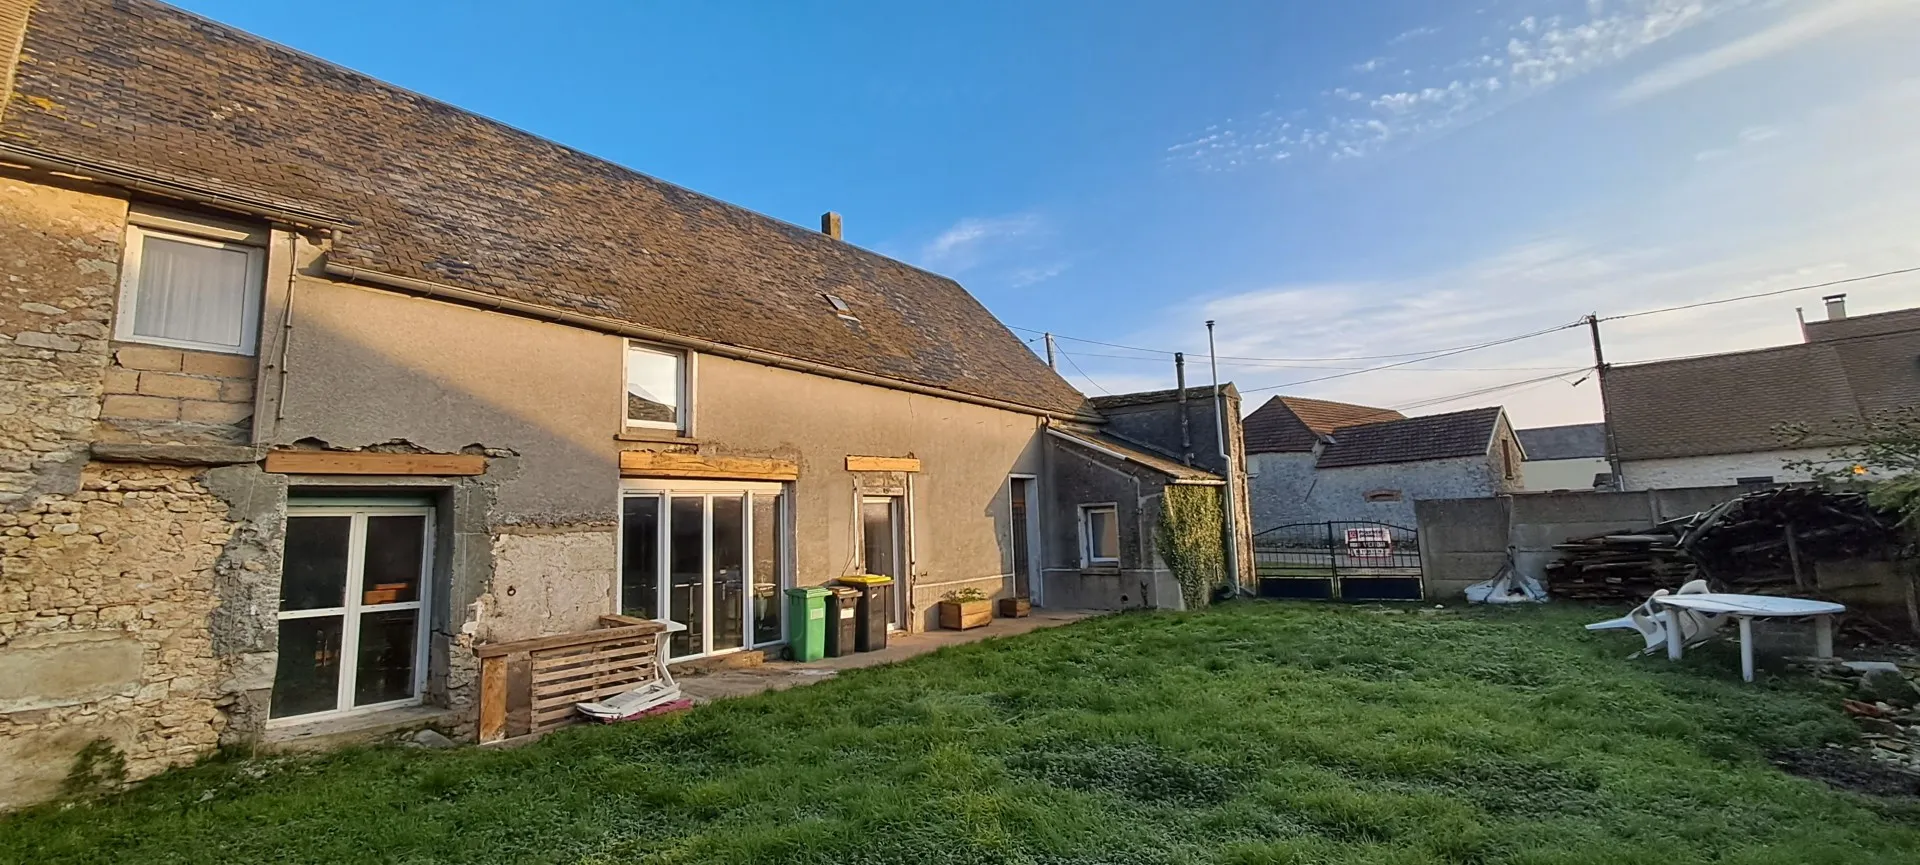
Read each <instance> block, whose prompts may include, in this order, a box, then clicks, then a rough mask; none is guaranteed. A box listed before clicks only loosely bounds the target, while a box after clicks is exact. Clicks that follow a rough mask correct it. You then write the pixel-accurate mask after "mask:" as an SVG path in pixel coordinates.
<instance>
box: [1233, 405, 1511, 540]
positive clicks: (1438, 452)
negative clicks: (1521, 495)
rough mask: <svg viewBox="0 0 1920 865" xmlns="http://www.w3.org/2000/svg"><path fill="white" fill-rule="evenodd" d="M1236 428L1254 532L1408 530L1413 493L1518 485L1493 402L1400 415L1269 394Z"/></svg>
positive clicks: (1468, 494) (1425, 495)
mask: <svg viewBox="0 0 1920 865" xmlns="http://www.w3.org/2000/svg"><path fill="white" fill-rule="evenodd" d="M1245 426H1246V438H1247V485H1248V488H1249V489H1250V490H1251V497H1252V509H1253V523H1254V530H1255V532H1256V533H1257V532H1260V531H1265V530H1267V529H1273V528H1277V527H1281V526H1287V525H1293V524H1297V523H1317V522H1326V521H1333V520H1339V521H1347V520H1355V521H1372V522H1382V523H1389V524H1393V525H1398V526H1404V527H1409V528H1411V527H1413V525H1414V512H1413V503H1414V502H1415V501H1419V500H1422V499H1457V498H1474V497H1479V496H1493V495H1498V494H1500V493H1504V492H1512V491H1515V490H1518V489H1520V488H1521V460H1522V455H1523V451H1522V449H1521V447H1520V445H1519V443H1518V442H1517V441H1516V440H1515V438H1514V435H1513V429H1512V427H1511V426H1510V425H1509V424H1508V423H1507V418H1506V412H1505V411H1504V410H1503V409H1501V408H1499V407H1497V406H1496V407H1491V408H1479V409H1470V410H1467V411H1459V412H1450V413H1447V414H1438V415H1425V416H1421V417H1411V418H1409V417H1401V416H1400V415H1399V413H1398V412H1395V411H1392V410H1390V409H1380V408H1372V407H1368V406H1359V405H1350V404H1346V403H1333V402H1327V401H1324V400H1308V399H1301V398H1298V397H1274V398H1272V399H1270V400H1268V401H1267V403H1266V405H1263V406H1261V407H1260V408H1259V409H1258V410H1256V411H1254V412H1253V413H1252V414H1250V415H1248V416H1247V418H1246V421H1245Z"/></svg>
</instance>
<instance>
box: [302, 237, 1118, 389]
mask: <svg viewBox="0 0 1920 865" xmlns="http://www.w3.org/2000/svg"><path fill="white" fill-rule="evenodd" d="M321 269H322V270H323V271H325V273H326V274H327V275H328V276H336V277H339V278H341V279H344V280H347V281H349V282H356V283H363V284H366V285H371V286H375V287H378V288H384V289H389V290H393V291H398V292H401V293H403V294H414V295H418V296H421V297H427V298H431V299H434V300H440V301H445V302H448V303H456V304H460V305H462V306H473V307H479V308H481V309H487V310H492V311H495V312H504V313H509V314H512V315H518V316H522V317H525V318H531V319H535V320H538V321H545V322H550V323H554V324H565V325H569V326H572V327H579V328H584V329H586V330H594V331H599V332H601V333H609V334H613V335H615V336H626V337H633V338H635V339H644V340H647V341H649V342H657V343H661V344H664V345H671V346H675V347H678V348H684V349H689V350H692V351H696V352H699V353H702V354H711V355H717V356H719V357H725V358H731V359H733V360H741V361H746V362H748V363H757V364H762V365H764V366H771V367H774V368H777V369H787V370H792V371H794V372H803V373H807V374H809V375H817V376H822V377H825V378H835V379H839V380H841V381H850V382H853V383H855V384H865V385H872V386H875V387H884V388H889V389H892V390H900V391H906V392H908V393H917V394H923V395H926V396H936V397H940V398H942V399H950V400H955V401H958V402H965V403H972V404H974V405H978V406H985V407H987V408H993V409H999V410H1001V411H1011V412H1017V413H1019V414H1025V415H1040V416H1043V417H1048V418H1053V419H1055V420H1063V421H1079V422H1099V421H1100V418H1098V417H1094V416H1089V415H1082V414H1071V413H1067V412H1059V411H1053V410H1050V409H1043V408H1039V407H1037V406H1028V405H1021V404H1019V403H1014V402H1007V401H1005V400H997V399H993V398H991V397H984V396H975V395H973V394H968V393H961V392H959V391H953V390H947V389H945V388H939V387H934V386H931V385H924V384H918V383H915V382H910V381H905V380H903V379H895V378H887V377H885V376H879V375H873V374H871V373H864V372H857V371H854V370H850V369H844V368H841V367H837V366H829V365H827V364H824V363H817V362H814V361H810V360H801V359H800V358H796V357H788V356H786V355H783V354H775V353H773V352H770V351H761V350H759V349H752V348H744V347H741V346H737V345H728V344H726V343H720V342H712V341H710V340H704V339H700V338H697V337H691V336H683V335H681V334H677V333H669V332H667V331H664V330H659V329H656V328H650V327H643V326H640V325H636V324H629V323H627V322H624V321H619V320H616V319H611V318H603V317H601V316H596V315H586V314H583V313H577V312H572V311H569V310H565V309H561V308H559V307H556V306H547V305H545V304H538V303H528V302H526V301H520V300H511V299H508V298H504V297H499V296H496V295H492V294H487V293H485V292H480V291H474V290H472V289H466V288H456V287H454V286H451V285H446V284H444V283H438V282H430V281H428V280H424V279H414V278H413V277H410V276H397V275H394V274H391V273H382V272H380V271H377V270H366V269H364V268H358V267H354V266H352V265H347V264H340V263H338V262H336V261H333V260H332V258H331V257H329V258H328V259H327V260H326V261H325V262H324V264H322V266H321Z"/></svg>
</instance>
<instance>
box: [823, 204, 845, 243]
mask: <svg viewBox="0 0 1920 865" xmlns="http://www.w3.org/2000/svg"><path fill="white" fill-rule="evenodd" d="M820 233H821V234H824V235H826V236H828V237H831V238H833V239H834V240H839V239H840V214H838V213H834V212H833V211H831V210H829V211H827V212H826V213H822V214H820Z"/></svg>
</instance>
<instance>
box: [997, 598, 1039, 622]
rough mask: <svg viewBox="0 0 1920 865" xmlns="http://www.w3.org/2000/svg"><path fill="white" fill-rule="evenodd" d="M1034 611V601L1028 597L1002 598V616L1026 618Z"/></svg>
mask: <svg viewBox="0 0 1920 865" xmlns="http://www.w3.org/2000/svg"><path fill="white" fill-rule="evenodd" d="M1032 612H1033V602H1032V601H1030V600H1028V599H1026V598H1001V599H1000V618H1002V619H1024V618H1026V617H1027V615H1028V614H1029V613H1032Z"/></svg>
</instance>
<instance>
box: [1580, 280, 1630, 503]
mask: <svg viewBox="0 0 1920 865" xmlns="http://www.w3.org/2000/svg"><path fill="white" fill-rule="evenodd" d="M1587 330H1588V331H1589V332H1590V333H1592V334H1593V375H1594V382H1595V383H1596V384H1598V385H1599V386H1600V420H1601V421H1602V422H1603V423H1602V426H1605V427H1606V428H1607V473H1608V475H1610V476H1611V480H1612V481H1613V484H1612V486H1613V490H1614V492H1622V491H1623V490H1622V485H1623V482H1624V478H1622V477H1621V475H1620V443H1619V442H1618V441H1616V440H1615V439H1614V437H1613V410H1612V409H1611V408H1609V407H1608V406H1607V355H1606V352H1604V351H1602V350H1601V348H1600V316H1599V315H1598V314H1589V315H1588V316H1587Z"/></svg>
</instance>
